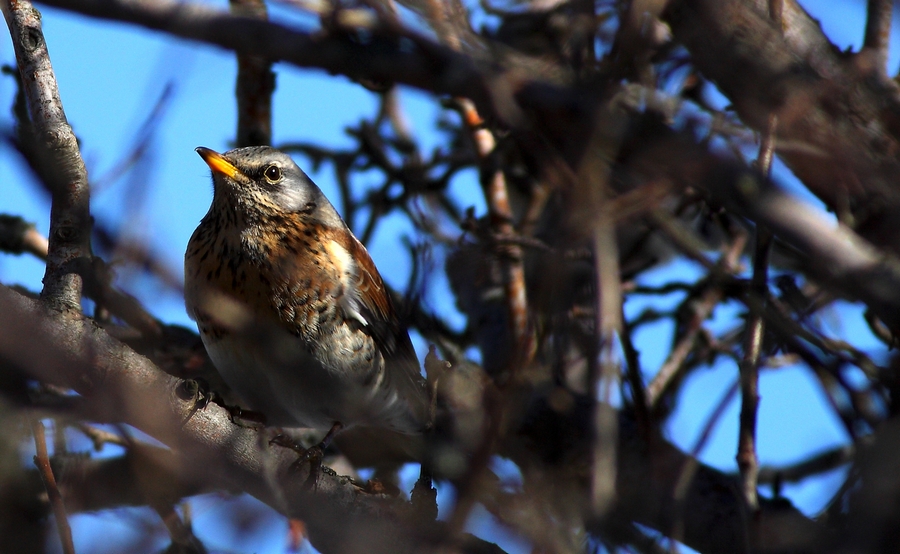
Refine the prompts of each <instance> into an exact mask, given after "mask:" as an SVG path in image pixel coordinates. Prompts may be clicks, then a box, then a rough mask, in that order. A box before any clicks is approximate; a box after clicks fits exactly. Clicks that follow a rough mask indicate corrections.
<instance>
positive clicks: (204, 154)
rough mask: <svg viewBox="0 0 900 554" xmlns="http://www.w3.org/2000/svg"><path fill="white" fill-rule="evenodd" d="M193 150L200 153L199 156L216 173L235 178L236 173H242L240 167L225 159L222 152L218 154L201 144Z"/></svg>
mask: <svg viewBox="0 0 900 554" xmlns="http://www.w3.org/2000/svg"><path fill="white" fill-rule="evenodd" d="M195 150H196V151H197V153H198V154H200V157H201V158H203V161H204V162H206V165H208V166H209V168H210V169H212V170H213V171H215V172H216V173H221V174H222V175H225V176H227V177H230V178H232V179H236V178H237V176H238V175H243V174H242V173H241V170H240V169H238V168H236V167H234V164H232V163H231V162H229V161H228V160H226V159H225V158H224V157H223V156H222V154H219V153H218V152H216V151H215V150H210V149H209V148H204V147H202V146H198V147H197V148H195Z"/></svg>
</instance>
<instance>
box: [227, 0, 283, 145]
mask: <svg viewBox="0 0 900 554" xmlns="http://www.w3.org/2000/svg"><path fill="white" fill-rule="evenodd" d="M230 5H231V13H233V14H235V15H238V16H243V17H253V18H257V19H261V20H265V19H267V17H268V14H267V11H266V4H265V2H264V1H263V0H230ZM237 59H238V74H237V84H236V85H235V93H236V96H237V110H238V117H237V119H238V128H237V146H259V145H268V144H272V92H274V90H275V74H274V73H272V62H271V61H270V60H267V59H266V58H264V57H262V56H256V55H252V54H243V53H239V54H238V56H237Z"/></svg>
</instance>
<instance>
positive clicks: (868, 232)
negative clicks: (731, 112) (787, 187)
mask: <svg viewBox="0 0 900 554" xmlns="http://www.w3.org/2000/svg"><path fill="white" fill-rule="evenodd" d="M666 18H667V20H668V21H669V23H670V24H671V26H672V29H673V31H674V33H675V37H676V39H678V40H679V41H680V42H682V43H683V44H684V45H685V46H686V47H687V48H688V50H690V52H691V55H692V61H693V63H694V64H695V65H696V66H697V68H698V69H700V71H702V72H703V73H704V75H706V76H707V77H708V78H710V79H711V80H713V81H715V83H716V84H717V85H718V86H719V88H720V89H721V90H722V92H723V93H724V94H725V95H726V96H728V98H729V99H730V100H731V101H732V104H733V106H734V108H735V109H736V110H737V112H738V114H739V115H740V116H741V118H742V119H743V120H744V121H745V122H746V123H747V124H748V125H750V126H751V127H753V128H755V129H757V130H759V131H762V130H764V129H765V128H766V126H767V121H768V118H769V116H770V115H771V114H774V115H776V116H777V117H778V136H777V141H778V145H779V146H778V155H779V156H780V157H781V158H782V159H783V160H784V161H785V163H786V164H787V165H788V166H789V167H790V168H791V170H792V171H793V172H794V173H795V174H796V175H797V176H798V177H799V178H800V179H801V180H802V181H803V183H804V184H805V185H806V186H807V187H809V188H810V190H812V191H813V192H814V193H815V194H816V195H817V196H819V198H821V199H822V200H823V201H824V202H825V203H826V204H828V205H829V207H831V208H832V209H834V210H835V211H836V212H837V213H838V214H839V215H840V216H841V217H843V218H847V221H848V222H851V219H852V223H854V224H855V226H857V227H858V229H859V232H860V233H861V234H862V235H863V236H864V237H866V238H867V239H868V240H870V241H872V242H873V243H875V244H876V245H879V246H885V247H888V248H890V249H892V250H894V251H900V221H897V218H898V217H900V190H898V187H897V186H896V176H897V175H898V174H900V159H898V158H897V156H896V152H897V151H898V150H900V89H898V87H897V85H896V84H895V83H893V82H892V81H889V80H887V79H883V78H879V77H877V76H876V75H877V74H876V73H874V72H871V71H867V70H866V68H865V67H861V66H859V65H857V64H855V63H854V60H855V58H853V57H848V56H842V55H841V54H840V53H839V52H838V50H837V49H836V48H834V47H833V46H832V45H831V44H830V43H829V42H828V40H827V39H826V38H825V36H824V34H823V33H822V30H821V28H820V27H819V25H818V23H816V22H815V21H814V20H812V18H810V17H809V15H808V14H806V12H804V11H803V10H802V8H801V7H800V6H799V5H798V4H797V2H796V1H794V0H786V1H785V2H784V6H783V33H782V29H779V28H778V27H777V26H776V25H775V24H774V23H773V22H772V21H771V20H770V19H769V17H768V6H767V3H766V0H677V1H673V2H672V3H671V4H670V6H669V9H668V10H667V11H666Z"/></svg>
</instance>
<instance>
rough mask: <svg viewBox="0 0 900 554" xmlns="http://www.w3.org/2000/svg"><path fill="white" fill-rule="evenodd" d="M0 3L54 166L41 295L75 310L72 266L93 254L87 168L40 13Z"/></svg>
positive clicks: (43, 146) (77, 284) (77, 283)
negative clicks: (68, 118) (61, 94)
mask: <svg viewBox="0 0 900 554" xmlns="http://www.w3.org/2000/svg"><path fill="white" fill-rule="evenodd" d="M0 6H2V9H3V15H4V17H5V18H6V24H7V26H8V27H9V30H10V34H11V35H12V42H13V48H14V49H15V52H16V61H17V63H18V66H19V72H20V74H21V76H22V86H23V87H24V91H25V96H26V98H27V99H28V110H29V115H30V118H31V124H32V128H33V130H34V133H35V139H36V140H37V143H38V145H39V148H40V152H41V156H42V157H43V158H44V159H43V163H45V164H48V165H49V166H50V167H51V168H52V170H53V171H52V172H51V173H50V175H52V177H53V179H52V182H51V183H50V185H51V194H52V198H53V202H52V207H51V210H50V244H49V251H48V255H47V269H46V272H45V274H44V290H43V292H42V295H43V297H44V298H45V299H46V300H47V301H48V302H50V303H51V304H52V305H55V306H57V307H59V308H69V309H76V310H77V309H79V307H80V303H81V287H82V283H81V278H80V277H79V276H78V275H77V274H75V273H74V272H72V270H71V269H70V268H69V264H70V263H71V262H73V261H75V260H78V259H82V258H86V259H90V257H91V244H90V236H91V215H90V190H89V187H88V180H87V171H86V170H85V167H84V162H83V161H82V159H81V154H80V153H79V151H78V143H77V141H76V139H75V134H74V133H73V132H72V128H71V127H70V126H69V124H68V122H67V121H66V115H65V112H64V111H63V106H62V102H61V100H60V98H59V90H58V88H57V86H56V78H55V77H54V75H53V68H52V67H51V65H50V57H49V54H48V52H47V44H46V42H45V41H44V34H43V31H42V30H41V20H40V13H39V12H38V11H37V9H36V8H34V6H32V5H31V3H30V2H28V1H27V0H18V1H15V2H10V1H9V0H4V1H3V2H2V4H0Z"/></svg>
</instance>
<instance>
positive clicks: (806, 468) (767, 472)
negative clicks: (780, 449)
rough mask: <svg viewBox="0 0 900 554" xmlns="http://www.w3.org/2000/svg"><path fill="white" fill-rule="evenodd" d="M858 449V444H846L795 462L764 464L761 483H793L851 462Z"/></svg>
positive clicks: (760, 478)
mask: <svg viewBox="0 0 900 554" xmlns="http://www.w3.org/2000/svg"><path fill="white" fill-rule="evenodd" d="M856 451H857V449H856V446H854V445H852V444H845V445H842V446H838V447H836V448H832V449H829V450H826V451H824V452H820V453H819V454H816V455H814V456H811V457H810V458H808V459H806V460H803V461H802V462H798V463H795V464H791V465H787V466H781V467H772V466H763V467H761V468H760V470H759V482H760V484H763V483H765V484H770V485H773V484H775V483H776V482H781V483H785V482H788V483H791V482H797V481H801V480H803V479H806V478H807V477H811V476H813V475H818V474H820V473H825V472H826V471H831V470H833V469H836V468H839V467H841V466H842V465H846V464H849V463H850V462H852V461H853V459H854V457H855V456H856Z"/></svg>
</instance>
